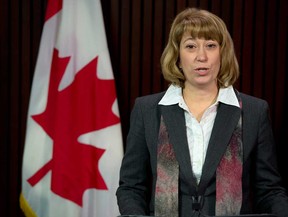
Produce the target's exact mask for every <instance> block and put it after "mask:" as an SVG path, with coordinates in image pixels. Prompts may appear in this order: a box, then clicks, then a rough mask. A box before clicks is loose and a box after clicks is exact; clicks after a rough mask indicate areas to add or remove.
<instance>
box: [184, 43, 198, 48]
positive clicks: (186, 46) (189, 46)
mask: <svg viewBox="0 0 288 217" xmlns="http://www.w3.org/2000/svg"><path fill="white" fill-rule="evenodd" d="M185 48H188V49H193V48H196V46H195V45H194V44H187V45H185Z"/></svg>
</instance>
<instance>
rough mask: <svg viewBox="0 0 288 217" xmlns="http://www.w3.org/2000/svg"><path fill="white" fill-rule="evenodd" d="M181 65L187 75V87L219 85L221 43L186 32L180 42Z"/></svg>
mask: <svg viewBox="0 0 288 217" xmlns="http://www.w3.org/2000/svg"><path fill="white" fill-rule="evenodd" d="M179 57H180V60H179V67H180V68H182V70H183V73H184V76H185V79H186V80H185V87H189V86H192V87H197V88H205V87H211V85H216V86H217V75H218V72H219V70H220V65H221V58H220V45H219V44H218V42H217V41H214V40H205V39H202V38H201V39H200V38H192V37H191V35H190V34H187V33H186V34H184V35H183V37H182V39H181V42H180V54H179Z"/></svg>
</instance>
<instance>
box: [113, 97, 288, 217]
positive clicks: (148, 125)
mask: <svg viewBox="0 0 288 217" xmlns="http://www.w3.org/2000/svg"><path fill="white" fill-rule="evenodd" d="M164 94H165V92H162V93H158V94H154V95H150V96H144V97H140V98H137V99H136V101H135V105H134V108H133V110H132V113H131V119H130V130H129V133H128V137H127V144H126V150H125V155H124V158H123V161H122V166H121V171H120V182H119V188H118V189H117V193H116V195H117V200H118V206H119V210H120V213H121V214H126V215H127V214H130V215H131V214H142V215H154V188H155V183H156V178H157V174H156V167H157V142H158V133H159V124H160V117H161V115H162V116H163V119H164V122H165V124H166V127H167V130H168V134H169V140H170V142H171V143H172V145H173V148H174V151H175V155H176V159H177V161H178V162H179V168H180V172H179V209H180V211H179V212H180V215H179V216H181V217H191V216H193V213H194V211H193V209H192V196H193V195H194V196H195V195H204V197H203V198H204V199H203V205H202V208H201V212H202V213H203V214H205V215H211V216H212V215H215V194H216V187H215V186H216V185H215V182H216V179H215V172H216V169H217V166H218V164H219V162H220V160H221V158H222V156H223V154H224V153H225V151H226V147H227V145H228V143H229V140H230V137H231V135H232V133H233V131H234V129H235V127H236V125H237V123H238V120H239V118H240V114H241V112H242V118H243V119H242V121H243V122H242V128H243V153H244V154H243V155H244V156H243V178H242V189H243V190H242V192H243V202H242V208H241V214H246V213H274V214H277V215H279V216H281V217H288V197H287V195H286V193H285V189H283V188H282V187H281V186H280V184H281V178H280V176H279V173H278V172H277V161H276V155H275V145H274V139H273V133H272V129H271V125H270V119H269V114H268V113H269V108H268V104H267V102H266V101H264V100H261V99H258V98H255V97H252V96H248V95H245V94H241V93H240V97H241V99H242V110H241V109H240V108H237V107H235V106H230V105H226V104H223V103H219V105H218V110H217V115H216V119H215V122H214V126H213V130H212V134H211V138H210V141H209V145H208V150H207V154H206V159H205V163H204V165H203V170H202V176H201V180H200V183H199V185H197V183H196V179H195V177H194V176H193V173H192V167H191V162H190V155H189V150H188V142H187V136H186V127H185V117H184V111H183V109H181V108H180V107H179V106H178V104H177V105H171V106H163V105H158V103H159V101H160V100H161V98H162V97H163V96H164Z"/></svg>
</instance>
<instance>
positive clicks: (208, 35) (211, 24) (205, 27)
mask: <svg viewBox="0 0 288 217" xmlns="http://www.w3.org/2000/svg"><path fill="white" fill-rule="evenodd" d="M215 24H216V25H215ZM182 29H183V34H184V33H189V34H190V35H191V37H192V38H203V39H205V40H214V41H217V42H218V43H219V45H222V42H223V34H222V32H221V30H220V29H221V28H218V25H217V23H215V21H213V20H207V19H203V18H200V17H193V18H187V19H185V20H183V23H182Z"/></svg>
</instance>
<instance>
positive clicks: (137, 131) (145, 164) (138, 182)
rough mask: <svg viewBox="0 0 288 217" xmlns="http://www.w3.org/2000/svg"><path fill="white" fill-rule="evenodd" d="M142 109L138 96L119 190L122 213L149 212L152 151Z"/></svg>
mask: <svg viewBox="0 0 288 217" xmlns="http://www.w3.org/2000/svg"><path fill="white" fill-rule="evenodd" d="M142 108H143V107H142V106H141V100H139V98H137V99H136V101H135V105H134V107H133V109H132V112H131V115H130V129H129V132H128V136H127V142H126V149H125V154H124V157H123V160H122V165H121V169H120V181H119V187H118V189H117V192H116V196H117V202H118V207H119V210H120V213H121V214H122V215H145V214H147V212H148V205H147V191H148V189H147V182H148V177H147V174H148V170H149V150H148V148H147V144H146V140H145V130H144V121H143V115H142Z"/></svg>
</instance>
